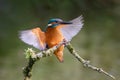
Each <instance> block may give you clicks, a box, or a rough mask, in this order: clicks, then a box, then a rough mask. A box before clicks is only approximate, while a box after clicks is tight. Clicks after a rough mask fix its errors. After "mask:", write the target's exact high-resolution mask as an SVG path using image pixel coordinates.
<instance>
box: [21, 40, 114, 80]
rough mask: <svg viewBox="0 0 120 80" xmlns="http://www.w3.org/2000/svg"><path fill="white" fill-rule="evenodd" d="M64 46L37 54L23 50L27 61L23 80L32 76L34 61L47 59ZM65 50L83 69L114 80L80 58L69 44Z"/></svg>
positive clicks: (29, 49)
mask: <svg viewBox="0 0 120 80" xmlns="http://www.w3.org/2000/svg"><path fill="white" fill-rule="evenodd" d="M63 44H65V43H64V42H61V43H60V44H58V45H56V46H54V47H52V48H50V49H47V50H44V51H41V52H39V53H36V52H35V51H34V50H33V49H31V48H28V49H27V50H25V55H26V58H27V59H28V64H27V65H26V67H24V68H23V74H24V80H31V76H32V73H31V71H32V68H33V65H34V63H35V62H36V61H38V60H40V59H41V58H43V57H47V56H50V55H52V54H53V53H54V51H55V50H56V49H57V48H58V47H59V46H61V45H63ZM65 45H66V47H67V49H68V50H69V52H70V53H71V54H72V55H73V56H74V57H75V58H76V59H77V60H78V61H80V62H81V63H82V64H83V66H84V67H85V68H89V69H92V70H94V71H97V72H99V73H103V74H105V75H107V76H109V77H111V78H112V79H115V77H114V76H113V75H111V74H109V73H107V72H106V71H104V70H103V69H102V68H98V67H95V66H93V65H91V64H90V61H88V60H85V59H83V58H82V57H81V56H79V54H78V53H77V52H76V51H75V49H74V48H73V47H72V45H71V44H70V43H66V44H65Z"/></svg>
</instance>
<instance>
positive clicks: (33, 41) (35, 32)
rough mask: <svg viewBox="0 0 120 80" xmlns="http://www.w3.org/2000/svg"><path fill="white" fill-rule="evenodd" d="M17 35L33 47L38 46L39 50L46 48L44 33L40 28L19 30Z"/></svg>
mask: <svg viewBox="0 0 120 80" xmlns="http://www.w3.org/2000/svg"><path fill="white" fill-rule="evenodd" d="M19 35H20V36H19V38H20V39H21V40H22V41H23V42H25V43H27V44H29V45H32V46H34V47H35V48H38V49H40V50H44V49H45V48H46V44H45V33H44V32H43V31H41V29H40V28H34V29H31V30H24V31H20V33H19Z"/></svg>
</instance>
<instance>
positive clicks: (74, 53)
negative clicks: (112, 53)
mask: <svg viewBox="0 0 120 80" xmlns="http://www.w3.org/2000/svg"><path fill="white" fill-rule="evenodd" d="M66 47H67V49H68V50H69V52H70V53H71V54H72V55H73V56H74V57H75V58H77V60H78V61H80V62H81V63H82V64H83V66H84V67H86V68H90V69H92V70H95V71H97V72H99V73H103V74H105V75H107V76H109V77H111V78H112V79H115V77H114V76H113V75H111V74H109V73H108V72H106V71H104V70H103V69H102V68H98V67H95V66H93V65H91V64H90V61H88V60H85V59H83V58H82V57H81V56H79V55H78V53H77V52H76V51H75V49H74V48H73V47H72V45H71V44H70V43H68V44H66Z"/></svg>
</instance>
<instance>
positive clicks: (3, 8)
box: [0, 0, 120, 80]
mask: <svg viewBox="0 0 120 80" xmlns="http://www.w3.org/2000/svg"><path fill="white" fill-rule="evenodd" d="M80 15H83V17H84V27H83V28H82V30H81V31H80V33H79V34H78V35H77V36H76V37H74V38H73V40H72V41H71V43H72V45H73V46H74V48H75V49H76V51H77V52H78V53H79V54H80V56H82V57H83V58H84V59H87V60H90V61H91V63H92V64H93V65H95V66H98V67H102V68H103V69H104V70H106V71H107V72H109V73H111V74H113V75H114V76H115V77H116V78H117V80H120V0H0V80H16V79H17V80H23V74H22V67H23V66H25V65H26V63H27V60H26V59H25V55H24V49H26V48H28V47H31V46H28V45H26V44H25V43H23V42H22V41H21V40H20V39H19V38H18V31H20V30H24V29H31V28H34V27H36V26H40V28H41V29H43V30H45V27H46V25H47V22H48V20H49V19H50V18H56V17H57V18H61V19H63V20H66V21H67V20H71V19H73V18H76V17H78V16H80ZM32 79H33V80H112V79H111V78H109V77H107V76H105V75H103V74H99V73H98V72H95V71H92V70H90V69H86V68H83V66H82V65H81V63H80V62H78V61H77V60H76V59H75V58H74V57H73V56H72V55H71V54H70V53H69V51H68V50H67V49H65V51H64V63H59V62H58V60H57V59H56V57H55V56H51V57H47V58H43V59H41V60H40V61H38V62H37V63H36V64H35V65H34V68H33V76H32Z"/></svg>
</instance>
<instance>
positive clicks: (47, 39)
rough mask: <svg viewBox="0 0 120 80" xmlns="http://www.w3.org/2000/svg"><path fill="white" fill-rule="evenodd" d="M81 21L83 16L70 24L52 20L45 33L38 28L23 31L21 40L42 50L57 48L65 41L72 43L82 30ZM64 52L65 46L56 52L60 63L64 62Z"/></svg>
mask: <svg viewBox="0 0 120 80" xmlns="http://www.w3.org/2000/svg"><path fill="white" fill-rule="evenodd" d="M81 19H82V17H81V16H80V17H78V18H76V19H73V20H71V21H70V22H63V21H62V20H61V19H51V20H50V21H49V22H48V27H47V28H46V31H45V32H43V31H42V30H41V29H40V28H38V27H37V28H34V29H31V30H25V31H21V32H20V39H21V40H22V41H24V42H25V43H27V44H29V45H33V46H34V47H36V48H38V49H40V50H45V49H46V48H51V47H53V46H56V45H57V44H59V43H60V42H62V41H63V40H66V41H70V40H71V39H72V37H73V36H75V35H76V34H77V33H78V32H79V31H80V29H81V28H82V25H83V24H82V21H81ZM63 50H64V44H63V45H62V46H60V47H58V49H57V50H56V51H55V52H54V54H55V55H56V57H57V58H58V60H59V61H60V62H63Z"/></svg>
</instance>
